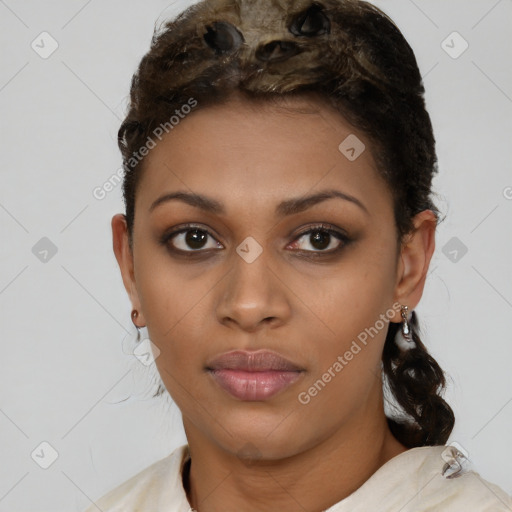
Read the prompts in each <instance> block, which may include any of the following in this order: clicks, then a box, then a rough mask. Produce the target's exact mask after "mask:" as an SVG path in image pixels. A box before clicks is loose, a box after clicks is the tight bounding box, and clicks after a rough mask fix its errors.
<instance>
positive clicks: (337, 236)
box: [291, 224, 350, 254]
mask: <svg viewBox="0 0 512 512" xmlns="http://www.w3.org/2000/svg"><path fill="white" fill-rule="evenodd" d="M349 242H350V240H349V238H348V237H347V236H346V235H345V234H344V233H342V232H340V231H337V230H335V229H333V228H331V227H329V226H326V225H324V224H321V225H319V226H314V227H312V228H310V229H308V230H307V231H304V232H303V233H301V234H300V236H299V237H298V238H296V239H295V241H294V242H293V244H291V245H292V246H294V247H293V248H295V249H298V250H299V251H305V252H320V253H329V254H330V253H334V252H337V251H338V250H340V249H341V248H342V247H343V246H344V245H346V244H348V243H349ZM308 246H309V247H312V249H310V248H308Z"/></svg>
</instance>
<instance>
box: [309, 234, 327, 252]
mask: <svg viewBox="0 0 512 512" xmlns="http://www.w3.org/2000/svg"><path fill="white" fill-rule="evenodd" d="M330 238H331V235H330V233H328V232H327V231H314V232H313V233H311V244H312V245H313V247H315V248H316V249H325V248H326V247H328V246H329V242H330Z"/></svg>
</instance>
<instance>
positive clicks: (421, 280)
mask: <svg viewBox="0 0 512 512" xmlns="http://www.w3.org/2000/svg"><path fill="white" fill-rule="evenodd" d="M436 226H437V218H436V216H435V214H434V212H432V210H423V211H422V212H420V213H418V214H417V215H416V216H415V217H414V230H413V231H412V232H411V233H410V234H409V235H408V236H407V238H406V240H405V241H404V243H403V244H402V249H401V253H400V258H401V263H400V265H399V275H398V280H397V284H396V288H395V300H396V301H398V302H399V303H400V304H402V305H406V306H408V307H409V310H410V311H412V310H413V309H414V308H415V307H416V306H417V305H418V303H419V301H420V299H421V296H422V295H423V289H424V286H425V280H426V277H427V273H428V268H429V265H430V261H431V258H432V255H433V253H434V250H435V230H436ZM399 316H400V315H397V316H396V318H395V319H394V320H395V321H397V322H400V321H401V318H399Z"/></svg>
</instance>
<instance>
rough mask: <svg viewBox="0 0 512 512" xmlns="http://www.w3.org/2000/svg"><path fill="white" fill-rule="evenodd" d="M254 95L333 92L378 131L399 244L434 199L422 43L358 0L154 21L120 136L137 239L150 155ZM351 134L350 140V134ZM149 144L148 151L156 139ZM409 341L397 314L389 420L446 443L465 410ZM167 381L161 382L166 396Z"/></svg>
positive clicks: (426, 441) (332, 97) (389, 356)
mask: <svg viewBox="0 0 512 512" xmlns="http://www.w3.org/2000/svg"><path fill="white" fill-rule="evenodd" d="M235 93H237V94H242V95H244V96H245V97H246V98H247V99H248V100H251V101H265V102H268V101H275V100H277V101H278V100H279V98H285V97H288V96H292V95H303V96H305V95H306V96H309V97H314V98H316V99H317V100H318V101H319V102H327V103H328V104H329V105H330V106H331V108H333V109H335V110H336V111H337V112H339V113H340V114H342V115H343V116H344V117H345V118H346V119H347V120H348V121H349V122H350V123H351V124H352V125H353V126H354V127H355V128H356V129H358V130H360V131H361V132H362V133H364V134H365V135H366V136H367V138H368V139H369V140H370V141H371V152H372V155H373V158H374V160H375V162H376V164H377V167H378V169H379V172H380V174H381V175H382V177H383V178H384V179H385V181H386V183H387V184H388V186H389V188H390V190H391V191H392V194H393V199H394V214H395V222H396V228H397V242H398V246H400V244H401V243H402V241H403V240H404V237H405V236H406V235H407V234H409V233H410V232H411V231H412V229H413V228H414V225H413V217H414V216H415V215H416V214H417V213H419V212H421V211H423V210H426V209H430V210H432V211H433V212H434V213H435V215H436V217H437V219H438V221H439V211H438V209H437V208H436V206H435V205H434V203H433V201H432V199H431V194H432V190H431V188H432V179H433V176H434V174H435V173H436V172H437V158H436V152H435V139H434V135H433V131H432V124H431V121H430V117H429V115H428V113H427V111H426V109H425V101H424V87H423V82H422V78H421V75H420V72H419V69H418V65H417V63H416V58H415V56H414V53H413V51H412V49H411V47H410V46H409V44H408V43H407V41H406V40H405V38H404V37H403V35H402V34H401V32H400V31H399V29H398V28H397V27H396V25H395V24H394V23H393V21H392V20H390V18H389V17H388V16H387V15H386V14H384V13H383V12H382V11H381V10H379V9H378V8H377V7H375V6H373V5H371V4H369V3H367V2H363V1H358V0H322V1H313V2H311V0H298V1H286V0H259V1H257V2H255V1H252V0H208V1H202V2H200V3H198V4H195V5H193V6H192V7H190V8H189V9H187V10H186V11H184V12H183V13H182V14H180V15H179V16H178V17H177V18H176V19H175V20H172V21H168V22H167V23H165V24H164V26H163V28H161V29H160V30H155V33H154V35H153V39H152V42H151V48H150V50H149V51H148V53H147V54H146V55H145V56H144V57H143V59H142V61H141V63H140V65H139V68H138V70H137V72H136V73H135V74H134V76H133V79H132V84H131V89H130V107H129V111H128V114H127V116H126V119H125V120H124V122H123V123H122V125H121V127H120V129H119V134H118V139H119V148H120V150H121V153H122V155H123V165H124V169H125V177H124V184H123V195H124V201H125V206H126V220H127V225H128V232H129V236H130V244H131V243H132V232H133V220H134V216H135V194H136V190H137V184H138V182H139V180H140V177H141V175H142V172H143V162H144V158H143V156H144V154H147V148H150V147H152V146H151V145H152V144H155V143H156V139H160V138H161V136H162V134H163V133H164V131H165V132H167V133H169V132H170V131H171V130H172V129H173V128H174V126H175V125H176V124H178V123H179V122H180V121H181V119H182V118H183V117H184V116H185V115H187V113H188V112H190V111H191V109H192V108H204V107H205V106H207V105H212V104H218V103H222V102H223V101H225V100H227V99H229V97H230V96H231V95H233V94H235ZM340 142H341V141H340ZM145 148H146V149H145ZM411 326H412V335H413V339H414V341H415V342H416V348H413V349H412V350H408V351H405V352H404V351H400V350H399V349H398V347H397V345H396V344H395V342H394V337H395V334H396V332H397V330H398V329H399V328H400V324H398V323H390V325H389V330H388V333H387V337H386V342H385V346H384V351H383V359H382V361H383V373H384V382H385V384H387V388H388V389H389V391H390V392H391V393H392V395H393V397H392V398H393V399H394V401H395V402H396V404H397V405H398V406H399V408H400V411H401V415H398V416H396V415H395V416H393V418H391V417H389V418H388V422H389V425H390V428H391V430H392V432H393V434H394V435H395V436H396V437H397V439H398V440H399V441H400V442H402V443H403V444H404V445H406V446H408V447H414V446H423V445H436V444H444V443H445V442H446V441H447V439H448V437H449V435H450V433H451V431H452V429H453V425H454V415H453V412H452V410H451V408H450V407H449V405H448V404H447V403H446V402H445V401H444V400H443V398H442V397H441V395H440V393H441V391H442V390H443V388H444V387H445V378H444V375H443V371H442V370H441V368H440V367H439V365H438V364H437V362H436V361H435V360H434V359H433V358H432V357H431V356H430V355H429V353H428V352H427V350H426V348H425V346H424V345H423V343H422V342H421V340H420V338H419V327H418V322H417V318H416V313H414V312H413V318H412V320H411ZM163 391H164V388H163V387H162V386H161V385H160V387H159V389H158V391H157V393H156V395H155V396H157V395H159V394H161V393H162V392H163Z"/></svg>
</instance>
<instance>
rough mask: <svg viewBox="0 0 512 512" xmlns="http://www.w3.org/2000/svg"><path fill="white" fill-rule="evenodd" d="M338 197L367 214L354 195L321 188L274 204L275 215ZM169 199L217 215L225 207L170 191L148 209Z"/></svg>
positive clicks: (186, 194) (207, 200) (214, 200)
mask: <svg viewBox="0 0 512 512" xmlns="http://www.w3.org/2000/svg"><path fill="white" fill-rule="evenodd" d="M333 198H339V199H343V200H345V201H349V202H351V203H353V204H355V205H357V206H359V208H361V209H362V210H364V211H365V212H366V213H367V214H369V211H368V209H367V208H366V206H365V205H364V204H363V203H362V202H361V201H360V200H359V199H357V198H356V197H354V196H351V195H350V194H346V193H344V192H341V191H339V190H335V189H329V190H322V191H320V192H317V193H315V194H311V195H308V196H301V197H296V198H292V199H287V200H285V201H282V202H281V203H279V204H278V205H277V206H276V210H275V211H276V215H278V216H280V217H284V216H287V215H294V214H297V213H300V212H303V211H305V210H307V209H308V208H311V207H312V206H315V205H316V204H319V203H321V202H323V201H326V200H327V199H333ZM169 201H182V202H184V203H186V204H188V205H190V206H194V207H195V208H199V209H201V210H203V211H205V212H209V213H214V214H217V215H223V214H225V213H226V209H225V208H224V205H223V204H222V203H220V202H219V201H217V200H216V199H213V198H211V197H207V196H205V195H202V194H195V193H190V192H182V191H178V192H171V193H169V194H165V195H163V196H161V197H159V198H158V199H157V200H156V201H154V202H153V203H152V204H151V206H150V207H149V211H150V212H152V211H153V210H154V209H155V208H156V207H157V206H159V205H161V204H163V203H167V202H169Z"/></svg>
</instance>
